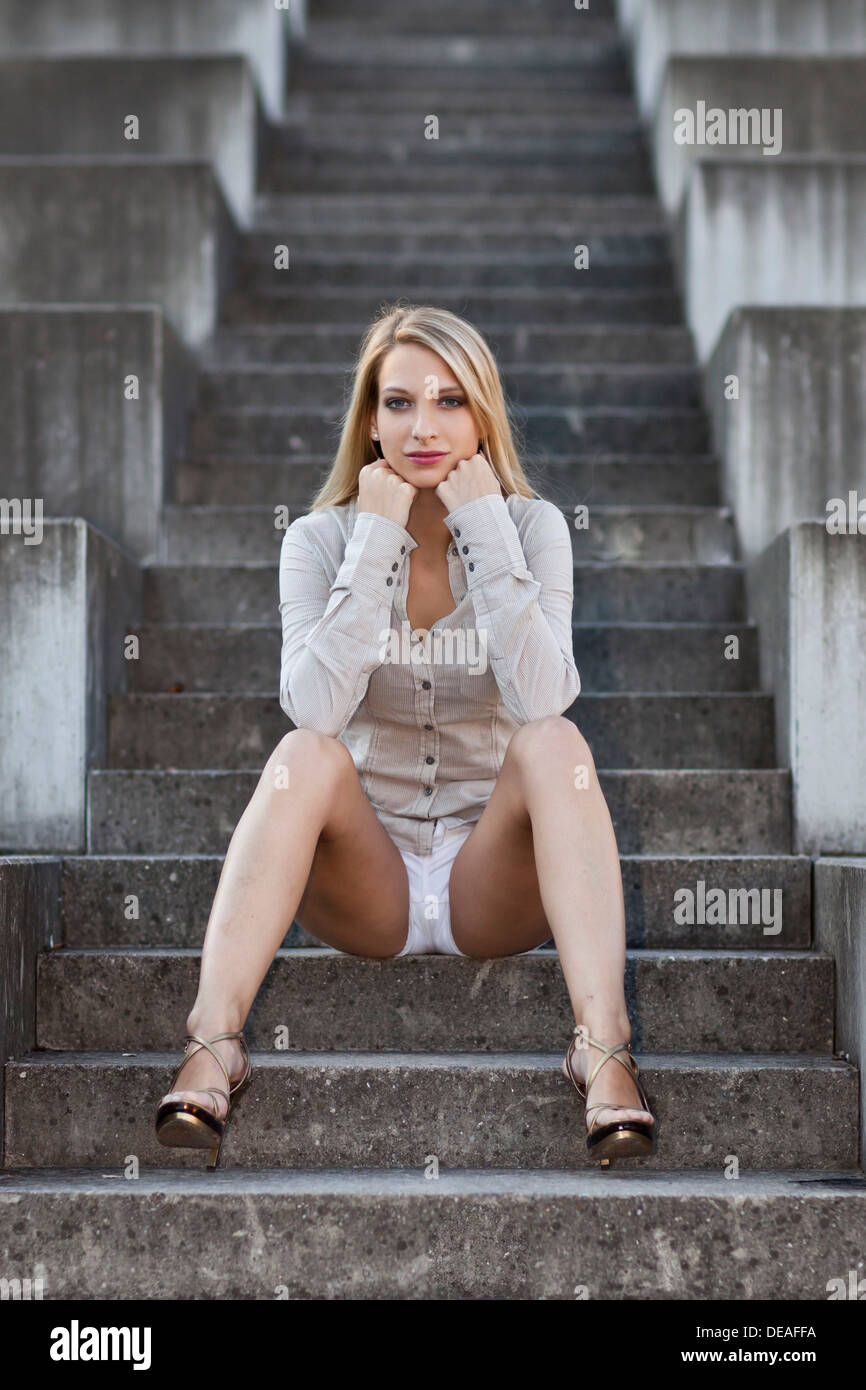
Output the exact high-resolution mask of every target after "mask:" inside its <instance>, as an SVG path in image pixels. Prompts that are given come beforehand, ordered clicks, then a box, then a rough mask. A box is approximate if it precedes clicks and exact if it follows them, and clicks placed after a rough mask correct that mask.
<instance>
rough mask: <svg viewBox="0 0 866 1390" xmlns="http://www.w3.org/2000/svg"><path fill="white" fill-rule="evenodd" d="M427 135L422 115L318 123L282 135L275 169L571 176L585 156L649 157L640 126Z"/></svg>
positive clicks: (455, 127)
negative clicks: (514, 170)
mask: <svg viewBox="0 0 866 1390" xmlns="http://www.w3.org/2000/svg"><path fill="white" fill-rule="evenodd" d="M425 132H426V123H425V116H424V115H423V114H422V113H421V112H417V111H416V113H415V115H414V118H411V117H410V119H408V120H406V121H404V122H401V123H399V124H397V123H395V122H393V121H386V122H383V123H382V124H380V125H378V126H377V127H373V128H371V127H370V125H369V123H368V122H366V121H365V122H364V129H363V133H362V134H360V135H357V134H352V133H350V132H349V131H347V130H346V129H345V128H344V127H343V125H342V123H338V124H337V125H336V126H331V127H330V128H323V127H322V124H321V122H319V121H318V120H313V121H312V122H311V124H310V125H309V126H308V127H307V128H305V129H290V130H287V131H286V132H285V133H283V132H280V135H279V137H278V138H277V139H275V140H273V141H272V143H271V147H270V153H269V161H271V162H273V163H274V164H275V165H281V164H290V163H291V161H293V160H295V159H301V160H304V161H310V160H313V159H316V160H322V161H323V162H326V163H331V162H333V161H335V160H337V161H340V162H344V161H345V160H346V157H347V156H348V155H351V156H352V158H354V159H359V160H363V161H365V162H371V163H372V162H375V163H379V162H381V163H382V164H384V165H385V167H388V166H389V165H393V167H394V172H395V173H399V171H400V169H401V168H402V167H404V166H405V165H406V164H407V163H408V164H415V163H417V164H419V165H420V164H422V162H423V163H424V164H425V165H426V164H433V165H439V164H441V165H443V166H446V167H447V166H448V165H450V164H452V163H464V164H465V163H466V162H467V160H471V159H475V160H478V159H482V160H487V159H490V160H491V161H493V162H495V163H496V164H497V165H499V164H503V165H509V166H510V165H515V166H517V167H519V168H522V167H524V166H526V167H531V166H532V164H533V163H534V162H537V161H539V160H543V161H544V162H545V163H546V164H551V165H566V166H568V167H569V172H570V171H571V168H572V167H573V166H574V164H575V161H576V159H577V157H578V156H582V155H588V156H590V157H592V158H597V157H598V156H599V155H605V156H606V157H607V158H609V159H620V158H622V159H626V160H630V159H644V158H645V157H646V145H645V140H644V134H643V130H642V129H641V126H640V125H639V124H638V122H637V121H635V122H633V123H632V124H631V125H627V126H620V127H616V126H614V127H610V126H604V125H602V124H598V125H592V126H589V127H585V126H581V125H580V124H574V125H573V128H572V129H563V126H562V123H561V122H560V121H557V120H555V119H553V120H550V121H548V122H546V123H545V124H544V125H543V126H536V127H535V128H534V129H533V130H531V131H520V130H519V129H514V128H512V129H511V130H508V129H507V128H506V129H505V130H502V129H497V128H496V127H495V126H487V127H486V128H485V129H474V130H473V129H472V127H471V126H468V127H467V122H466V121H465V119H460V118H455V117H450V118H449V117H446V118H445V119H443V120H442V121H441V122H440V127H439V138H438V139H436V140H434V139H428V138H427V136H426V133H425Z"/></svg>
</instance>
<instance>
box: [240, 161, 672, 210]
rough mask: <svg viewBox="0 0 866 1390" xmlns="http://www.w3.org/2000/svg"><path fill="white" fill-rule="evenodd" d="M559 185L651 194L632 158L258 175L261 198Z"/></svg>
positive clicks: (287, 168) (321, 168) (325, 166)
mask: <svg viewBox="0 0 866 1390" xmlns="http://www.w3.org/2000/svg"><path fill="white" fill-rule="evenodd" d="M563 184H566V185H567V187H568V189H569V191H570V192H572V193H577V194H608V193H651V192H652V190H653V183H652V176H651V174H650V170H649V165H648V163H647V161H646V159H645V158H644V157H643V156H641V157H635V156H624V157H619V156H616V157H612V156H605V157H604V158H602V157H600V156H591V155H587V156H586V157H585V158H583V159H581V160H580V162H579V164H577V165H576V166H575V167H574V168H573V169H557V168H555V167H554V168H551V167H549V165H548V162H547V160H545V161H544V163H543V164H542V163H541V162H540V160H539V161H537V162H536V163H535V164H529V165H527V167H526V168H509V167H505V168H503V169H497V168H494V167H491V166H490V164H488V163H486V162H485V165H484V167H479V164H478V162H477V161H469V162H467V163H465V164H462V165H461V164H456V163H455V164H454V165H452V166H451V167H450V168H447V169H440V168H430V169H424V168H421V167H419V164H418V162H417V161H414V160H413V161H412V162H411V163H407V164H405V165H403V164H396V165H395V166H394V167H393V168H390V167H389V166H388V165H387V164H385V165H383V164H381V163H379V162H378V161H377V162H376V163H375V164H374V165H373V166H372V167H371V166H369V165H364V164H363V163H359V164H354V165H353V164H338V163H337V162H336V161H335V160H321V161H320V160H310V161H305V160H303V159H293V160H291V161H289V162H284V163H281V164H272V165H271V166H270V167H269V168H268V169H266V170H265V171H264V173H263V175H262V178H261V182H260V188H261V190H262V192H263V193H291V192H292V190H293V189H296V188H297V189H303V191H304V192H305V193H315V192H317V191H319V192H323V193H349V192H354V191H355V190H357V191H358V192H359V193H369V192H372V191H375V190H376V189H379V188H381V189H382V190H383V191H385V192H393V190H394V189H395V188H399V189H404V190H405V191H406V192H408V193H413V192H414V193H420V192H423V193H424V194H425V195H429V197H430V198H431V199H433V200H435V197H436V194H437V192H440V191H441V192H443V193H452V192H453V193H457V192H459V191H460V190H461V189H471V190H472V191H473V192H474V193H475V194H476V196H477V197H479V198H482V197H486V196H488V195H491V194H501V195H507V194H509V193H512V192H514V193H527V192H543V191H545V190H546V189H550V190H552V191H554V192H557V193H558V192H560V191H561V189H562V187H563Z"/></svg>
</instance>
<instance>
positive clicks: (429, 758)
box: [424, 756, 436, 763]
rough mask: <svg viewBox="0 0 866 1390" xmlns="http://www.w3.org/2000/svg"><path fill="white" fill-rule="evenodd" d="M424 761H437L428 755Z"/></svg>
mask: <svg viewBox="0 0 866 1390" xmlns="http://www.w3.org/2000/svg"><path fill="white" fill-rule="evenodd" d="M424 761H425V762H427V763H435V761H436V759H435V758H431V757H429V756H428V757H426V758H425V759H424Z"/></svg>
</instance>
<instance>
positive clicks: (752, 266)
mask: <svg viewBox="0 0 866 1390" xmlns="http://www.w3.org/2000/svg"><path fill="white" fill-rule="evenodd" d="M864 225H866V157H858V156H854V155H850V156H838V157H836V156H833V157H829V156H828V157H819V156H814V155H803V156H798V155H779V156H778V158H775V159H765V158H764V157H763V156H761V155H757V156H751V155H750V156H742V157H741V158H739V159H737V160H736V161H734V160H730V161H727V160H725V161H722V160H708V159H699V160H697V161H696V162H695V163H694V164H693V165H692V171H691V177H690V179H689V183H688V188H687V191H686V195H685V198H684V200H683V204H682V207H681V210H680V216H679V219H678V222H677V225H676V233H675V234H676V240H677V261H678V263H679V266H680V273H681V278H682V284H683V294H684V299H685V303H686V313H687V316H688V320H689V326H690V327H691V330H692V333H693V335H694V338H695V344H696V346H697V350H698V355H699V357H700V359H701V361H702V362H706V361H707V359H708V358H709V356H710V354H711V353H712V351H713V349H714V347H715V345H716V343H717V341H718V338H719V335H720V333H721V331H722V328H723V327H724V324H725V322H726V320H727V318H728V315H729V314H730V313H731V310H732V309H735V308H738V307H739V306H740V305H742V304H748V305H750V306H754V305H763V304H772V305H790V304H796V305H804V306H821V307H822V308H826V307H838V308H848V307H854V306H861V305H866V259H864V257H863V255H862V242H863V227H864Z"/></svg>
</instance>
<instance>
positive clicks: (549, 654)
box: [157, 307, 655, 1167]
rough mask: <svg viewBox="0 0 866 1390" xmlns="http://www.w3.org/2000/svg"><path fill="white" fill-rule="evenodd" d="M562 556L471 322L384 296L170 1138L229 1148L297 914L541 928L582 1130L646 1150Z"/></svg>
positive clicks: (400, 941)
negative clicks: (560, 991)
mask: <svg viewBox="0 0 866 1390" xmlns="http://www.w3.org/2000/svg"><path fill="white" fill-rule="evenodd" d="M572 566H573V552H572V546H571V536H570V531H569V527H568V523H567V521H566V519H565V517H564V516H563V514H562V512H561V511H560V510H559V508H558V507H556V506H554V504H553V503H551V502H548V501H545V500H544V499H542V498H540V497H539V496H538V494H537V493H536V492H535V490H534V489H533V488H531V487H530V485H529V483H528V481H527V479H526V477H525V475H524V473H523V469H522V467H521V465H520V461H519V459H518V457H517V453H516V451H515V447H514V442H513V436H512V430H511V426H510V423H509V418H508V412H507V408H506V403H505V398H504V395H503V390H502V385H501V381H500V377H499V372H498V369H497V366H496V362H495V360H494V358H493V356H492V354H491V351H490V349H489V347H488V345H487V344H486V342H485V341H484V339H483V338H482V337H481V335H480V334H479V333H478V332H477V331H476V330H475V329H474V328H473V327H472V326H471V325H470V324H468V323H466V322H465V321H464V320H462V319H460V318H458V317H457V316H456V315H454V314H452V313H449V312H447V311H445V310H442V309H436V308H429V307H414V308H411V307H397V308H393V309H391V310H389V311H385V312H384V313H383V314H382V315H381V317H380V318H379V319H377V320H376V321H375V322H374V323H373V324H372V325H371V326H370V328H369V329H368V331H367V334H366V336H365V338H364V341H363V344H362V348H361V351H360V354H359V358H358V362H357V365H356V370H355V380H354V389H353V393H352V396H351V400H350V403H349V407H348V410H347V411H346V415H345V419H344V424H343V430H342V437H341V440H340V445H339V448H338V450H337V455H336V459H335V461H334V465H333V467H332V469H331V473H330V475H329V477H328V479H327V480H326V482H325V484H324V485H323V487H322V489H321V490H320V492H319V494H318V495H317V497H316V498H315V500H314V502H313V506H312V509H311V511H310V512H309V514H308V515H306V516H303V517H300V518H298V520H296V521H295V522H294V523H293V524H292V525H291V526H290V527H289V528H288V530H287V532H286V535H285V537H284V539H283V545H282V551H281V556H280V600H281V601H280V612H281V616H282V629H283V648H282V662H281V673H280V703H281V705H282V707H283V709H284V710H285V711H286V713H287V714H288V715H289V717H290V718H291V720H292V721H293V723H294V724H295V725H296V726H297V727H296V728H295V729H294V730H293V731H292V732H291V733H288V734H286V735H285V737H284V738H283V739H281V740H280V742H279V744H278V745H277V747H276V748H275V749H274V751H273V753H272V754H271V757H270V758H269V760H268V762H267V764H266V766H265V768H264V771H263V772H262V775H261V778H260V780H259V784H258V786H257V788H256V791H255V792H254V794H253V797H252V799H251V801H250V803H249V805H248V806H247V808H246V810H245V811H244V813H243V815H242V816H241V819H240V821H239V822H238V825H237V828H236V829H235V832H234V834H233V836H232V839H231V842H230V844H229V847H228V852H227V854H226V859H225V863H224V865H223V870H222V875H221V877H220V881H219V885H218V888H217V892H216V896H215V898H214V902H213V907H212V910H211V915H210V919H209V921H208V926H207V932H206V934H205V940H204V947H203V951H202V963H201V977H200V982H199V990H198V995H197V997H196V1000H195V1003H194V1004H193V1007H192V1010H191V1012H190V1014H189V1017H188V1019H187V1027H188V1029H189V1034H188V1043H187V1050H188V1056H186V1057H185V1059H184V1061H183V1062H182V1063H181V1068H182V1069H183V1071H184V1090H182V1091H176V1090H172V1091H171V1092H170V1093H169V1095H167V1096H166V1097H165V1098H164V1100H163V1102H162V1104H161V1105H160V1107H159V1109H158V1112H157V1133H158V1137H159V1139H160V1141H161V1142H162V1143H163V1144H166V1145H169V1146H174V1147H193V1148H206V1149H209V1150H210V1151H211V1154H210V1159H209V1166H211V1167H213V1166H214V1165H215V1163H216V1160H217V1156H218V1152H219V1144H220V1141H221V1139H222V1135H223V1133H224V1130H225V1124H226V1120H227V1118H228V1113H229V1110H230V1108H231V1104H232V1097H233V1096H234V1095H235V1094H236V1093H237V1091H238V1090H239V1089H240V1087H241V1086H242V1085H243V1084H245V1083H246V1081H247V1080H248V1079H249V1074H250V1064H249V1054H248V1052H247V1050H246V1044H245V1042H244V1039H243V1033H242V1029H243V1025H244V1022H245V1020H246V1018H247V1015H248V1013H249V1010H250V1008H251V1006H252V1003H253V1000H254V998H255V996H256V993H257V991H258V989H259V986H260V985H261V982H262V980H263V978H264V976H265V973H266V971H267V969H268V967H269V965H270V963H271V961H272V959H273V957H274V954H275V952H276V951H277V949H278V948H279V946H280V944H281V943H282V941H283V938H284V937H285V934H286V932H287V931H288V929H289V927H290V926H291V924H292V922H293V920H297V921H299V922H300V923H301V925H302V926H303V927H304V928H305V929H306V930H308V931H309V932H311V933H312V934H313V935H314V936H315V937H317V938H318V939H319V940H321V941H323V942H325V943H326V944H327V945H329V946H331V947H334V948H335V949H336V950H338V951H345V952H350V953H352V954H355V955H365V956H373V957H378V958H382V957H392V956H397V955H404V954H410V953H415V952H425V951H434V952H445V953H449V954H455V955H465V956H473V957H475V958H480V959H486V958H489V957H491V956H507V955H516V954H521V953H523V952H527V951H531V950H533V949H535V948H536V947H537V946H539V945H541V944H542V943H543V942H544V941H546V940H548V939H549V937H550V936H551V935H552V936H553V938H554V941H555V943H556V947H557V950H558V953H559V959H560V963H561V965H562V970H563V974H564V976H565V981H566V986H567V989H568V993H569V997H570V1001H571V1006H572V1009H573V1012H574V1018H575V1028H574V1034H573V1037H572V1040H571V1043H570V1045H569V1048H568V1052H567V1054H566V1057H565V1060H564V1062H563V1066H562V1070H563V1072H564V1073H565V1075H566V1076H568V1077H570V1078H571V1080H572V1082H573V1083H574V1085H575V1087H576V1088H577V1090H578V1092H579V1094H580V1095H581V1096H582V1098H583V1099H584V1100H585V1101H586V1103H587V1109H586V1117H587V1124H588V1131H589V1132H588V1134H587V1147H588V1149H589V1151H590V1152H591V1153H592V1154H593V1155H594V1156H595V1157H597V1158H599V1159H600V1160H601V1162H602V1164H603V1165H606V1164H607V1163H609V1161H610V1159H611V1158H612V1157H627V1156H634V1155H645V1154H648V1153H650V1152H652V1149H653V1138H654V1132H655V1122H654V1119H653V1116H652V1114H651V1112H650V1110H649V1102H648V1100H647V1097H646V1094H645V1092H644V1090H643V1087H642V1085H641V1083H640V1081H639V1080H638V1067H637V1064H636V1063H635V1061H634V1059H633V1057H632V1056H631V1053H630V1050H629V1039H630V1035H631V1029H630V1024H629V1020H628V1015H627V1012H626V1004H625V995H624V988H623V972H624V967H625V911H624V903H623V893H622V878H621V871H620V864H619V855H618V852H617V846H616V840H615V837H614V830H613V825H612V823H611V818H610V813H609V811H608V808H607V804H606V802H605V799H604V796H603V795H602V792H601V788H600V786H599V783H598V778H597V776H596V772H595V766H594V763H593V759H592V755H591V753H590V750H589V747H588V746H587V744H586V741H585V740H584V738H583V737H582V735H581V734H580V732H579V730H578V728H577V727H576V725H575V724H574V723H572V722H571V721H570V720H568V719H565V718H563V717H562V711H563V710H565V709H568V708H569V706H570V705H571V704H572V702H573V701H574V699H575V697H576V696H577V694H578V692H579V690H580V678H579V676H578V673H577V669H576V667H575V664H574V658H573V654H572V628H571V622H572V604H573V593H574V590H573V571H572ZM218 1042H219V1043H220V1046H219V1048H217V1047H216V1043H218ZM190 1046H192V1047H193V1050H192V1051H189V1048H190ZM611 1062H613V1063H614V1065H609V1063H611ZM181 1068H179V1069H178V1073H177V1074H176V1076H175V1079H174V1082H173V1086H176V1085H177V1080H178V1077H179V1075H180V1070H181Z"/></svg>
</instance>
